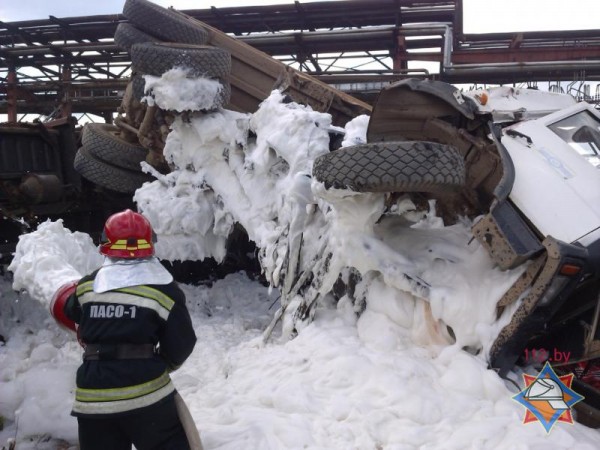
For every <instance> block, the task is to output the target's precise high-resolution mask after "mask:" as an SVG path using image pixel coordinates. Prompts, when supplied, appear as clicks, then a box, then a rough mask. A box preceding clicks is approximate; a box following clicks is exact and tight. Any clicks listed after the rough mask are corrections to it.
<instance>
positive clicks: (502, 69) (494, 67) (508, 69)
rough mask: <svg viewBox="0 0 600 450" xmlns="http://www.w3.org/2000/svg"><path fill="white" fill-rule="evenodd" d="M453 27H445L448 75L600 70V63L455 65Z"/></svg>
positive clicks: (444, 59)
mask: <svg viewBox="0 0 600 450" xmlns="http://www.w3.org/2000/svg"><path fill="white" fill-rule="evenodd" d="M452 41H453V34H452V27H451V26H449V25H446V26H445V31H444V53H443V57H442V72H443V74H446V75H450V76H452V75H486V74H498V73H501V74H506V73H514V72H515V71H518V72H548V71H556V70H585V69H598V68H600V60H598V61H581V60H576V61H544V62H513V63H489V64H453V63H452Z"/></svg>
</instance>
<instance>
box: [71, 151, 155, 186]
mask: <svg viewBox="0 0 600 450" xmlns="http://www.w3.org/2000/svg"><path fill="white" fill-rule="evenodd" d="M73 167H74V168H75V170H76V171H77V172H79V173H80V174H81V176H82V177H84V178H85V179H87V180H89V181H91V182H92V183H94V184H96V185H98V186H101V187H103V188H105V189H110V190H112V191H116V192H121V193H124V194H133V193H134V192H135V191H136V189H138V188H140V187H141V186H142V184H144V183H145V182H146V181H153V178H152V177H151V176H149V175H146V174H144V173H140V172H132V171H130V170H126V169H121V168H119V167H114V166H111V165H110V164H107V163H105V162H103V161H100V160H99V159H96V158H95V157H94V156H92V155H91V154H90V152H89V151H88V150H87V149H86V148H85V147H81V148H80V149H79V150H78V151H77V154H76V155H75V160H74V161H73Z"/></svg>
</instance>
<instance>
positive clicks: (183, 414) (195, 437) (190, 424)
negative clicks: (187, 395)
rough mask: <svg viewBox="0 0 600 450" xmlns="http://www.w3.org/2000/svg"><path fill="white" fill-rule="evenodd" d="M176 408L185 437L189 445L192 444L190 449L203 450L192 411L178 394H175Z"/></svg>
mask: <svg viewBox="0 0 600 450" xmlns="http://www.w3.org/2000/svg"><path fill="white" fill-rule="evenodd" d="M175 406H176V407H177V415H179V420H180V421H181V425H183V429H184V430H185V435H186V436H187V439H188V443H189V444H190V449H191V450H203V447H202V441H201V440H200V433H199V432H198V428H196V424H195V423H194V419H193V418H192V415H191V414H190V410H189V409H188V407H187V405H186V404H185V402H184V401H183V398H182V397H181V395H179V393H178V392H175Z"/></svg>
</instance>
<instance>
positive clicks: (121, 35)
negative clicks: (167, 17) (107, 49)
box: [115, 22, 158, 53]
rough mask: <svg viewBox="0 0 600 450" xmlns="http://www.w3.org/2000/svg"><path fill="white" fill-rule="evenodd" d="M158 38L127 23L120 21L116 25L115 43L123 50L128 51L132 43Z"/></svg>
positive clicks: (152, 40) (151, 40)
mask: <svg viewBox="0 0 600 450" xmlns="http://www.w3.org/2000/svg"><path fill="white" fill-rule="evenodd" d="M157 40H158V39H156V38H154V37H152V36H150V35H149V34H146V33H144V32H143V31H142V30H139V29H137V28H136V27H134V26H133V25H131V24H129V23H125V22H122V23H120V24H119V25H118V26H117V29H116V31H115V44H117V45H118V46H119V47H121V48H122V49H123V50H125V51H127V53H129V52H130V50H131V46H132V45H133V44H141V43H143V42H154V41H157Z"/></svg>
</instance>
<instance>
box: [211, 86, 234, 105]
mask: <svg viewBox="0 0 600 450" xmlns="http://www.w3.org/2000/svg"><path fill="white" fill-rule="evenodd" d="M219 82H220V83H221V86H223V88H222V89H221V90H220V91H219V94H218V95H217V96H216V97H215V103H214V108H215V109H218V108H223V107H224V106H225V105H227V104H228V103H229V100H230V99H231V84H229V82H228V81H225V80H219Z"/></svg>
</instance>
